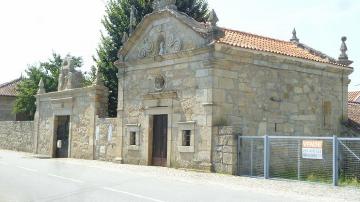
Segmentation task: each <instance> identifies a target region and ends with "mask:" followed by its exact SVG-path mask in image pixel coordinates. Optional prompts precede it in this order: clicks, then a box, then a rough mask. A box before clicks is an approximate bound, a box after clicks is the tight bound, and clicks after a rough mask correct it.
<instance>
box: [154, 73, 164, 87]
mask: <svg viewBox="0 0 360 202" xmlns="http://www.w3.org/2000/svg"><path fill="white" fill-rule="evenodd" d="M164 88H165V78H164V77H163V76H162V75H160V74H159V75H157V76H156V77H155V90H156V91H162V90H164Z"/></svg>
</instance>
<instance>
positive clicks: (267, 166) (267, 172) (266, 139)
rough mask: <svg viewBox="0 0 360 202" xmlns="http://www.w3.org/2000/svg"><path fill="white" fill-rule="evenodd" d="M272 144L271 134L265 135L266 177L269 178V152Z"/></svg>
mask: <svg viewBox="0 0 360 202" xmlns="http://www.w3.org/2000/svg"><path fill="white" fill-rule="evenodd" d="M269 151H270V145H269V136H268V135H265V136H264V178H265V179H269V162H270V161H269V160H270V159H269V157H270V154H269Z"/></svg>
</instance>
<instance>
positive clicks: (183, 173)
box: [55, 159, 360, 202]
mask: <svg viewBox="0 0 360 202" xmlns="http://www.w3.org/2000/svg"><path fill="white" fill-rule="evenodd" d="M55 160H56V161H62V162H66V163H70V164H77V165H82V166H91V167H96V168H99V169H104V170H108V171H115V172H116V171H121V172H132V173H136V174H137V175H141V176H147V177H156V178H166V179H169V178H170V179H171V180H177V181H183V182H187V183H192V184H198V185H204V184H212V185H217V186H222V187H226V188H228V189H233V190H243V191H244V190H245V191H249V192H254V194H256V193H258V192H264V193H268V194H269V195H273V196H278V195H281V196H287V197H291V198H294V200H297V201H298V200H299V201H357V202H359V201H360V189H359V188H356V187H333V186H332V185H328V184H316V183H308V182H298V181H286V180H264V179H259V178H248V177H238V176H231V175H223V174H216V173H202V172H196V171H189V170H182V169H172V168H164V167H151V166H137V165H125V164H114V163H110V162H102V161H89V160H78V159H55Z"/></svg>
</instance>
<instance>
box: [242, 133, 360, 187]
mask: <svg viewBox="0 0 360 202" xmlns="http://www.w3.org/2000/svg"><path fill="white" fill-rule="evenodd" d="M238 174H239V175H242V176H252V177H265V178H282V179H292V180H302V181H312V182H324V183H333V184H334V185H338V183H340V184H350V185H356V186H359V185H360V138H337V137H291V136H264V137H256V136H251V137H246V136H239V139H238Z"/></svg>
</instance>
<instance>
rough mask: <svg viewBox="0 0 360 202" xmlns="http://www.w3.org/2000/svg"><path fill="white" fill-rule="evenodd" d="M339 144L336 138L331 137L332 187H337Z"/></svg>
mask: <svg viewBox="0 0 360 202" xmlns="http://www.w3.org/2000/svg"><path fill="white" fill-rule="evenodd" d="M338 146H339V144H338V139H337V136H336V135H334V136H333V185H334V186H338V181H339V161H338V159H339V158H338V155H339V147H338Z"/></svg>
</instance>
